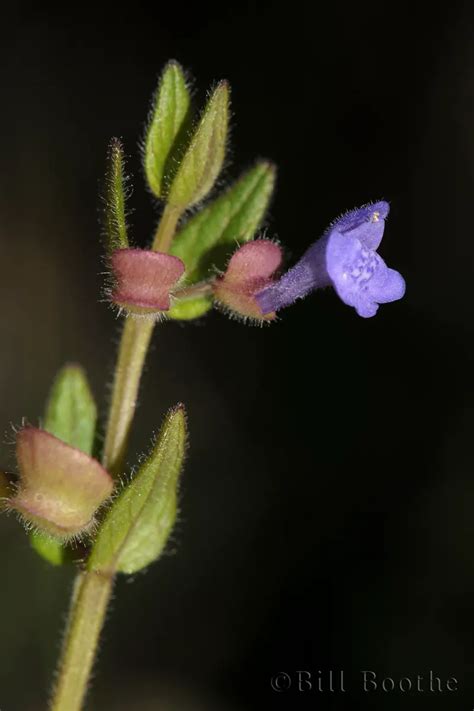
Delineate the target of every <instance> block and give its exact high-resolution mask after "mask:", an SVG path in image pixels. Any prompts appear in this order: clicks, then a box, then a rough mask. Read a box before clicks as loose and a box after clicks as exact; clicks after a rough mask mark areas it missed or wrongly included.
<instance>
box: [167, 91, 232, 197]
mask: <svg viewBox="0 0 474 711" xmlns="http://www.w3.org/2000/svg"><path fill="white" fill-rule="evenodd" d="M228 123H229V85H228V84H227V82H225V81H221V82H220V83H219V84H218V85H217V87H216V89H215V90H214V92H213V94H212V95H211V97H210V99H209V101H208V103H207V105H206V107H205V109H204V112H203V114H202V116H201V120H200V122H199V123H198V125H197V128H196V130H195V132H194V134H193V136H192V138H191V141H190V143H189V146H188V148H187V150H186V152H185V154H184V156H183V159H182V161H181V164H180V165H179V167H178V170H177V171H176V175H175V177H174V180H173V181H172V183H171V187H170V191H169V195H168V201H169V203H170V204H171V205H172V206H174V207H177V208H179V209H180V210H185V209H187V208H189V207H192V206H193V205H195V204H196V203H198V202H200V201H201V200H202V199H203V198H205V197H206V195H207V194H208V193H209V191H210V190H211V189H212V188H213V186H214V183H215V181H216V179H217V177H218V175H219V173H220V172H221V168H222V164H223V162H224V157H225V151H226V144H227V128H228Z"/></svg>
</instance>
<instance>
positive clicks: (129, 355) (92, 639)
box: [50, 206, 181, 711]
mask: <svg viewBox="0 0 474 711" xmlns="http://www.w3.org/2000/svg"><path fill="white" fill-rule="evenodd" d="M180 215H181V211H180V210H178V209H177V208H171V207H169V206H167V207H166V208H165V210H164V212H163V216H162V219H161V222H160V225H159V227H158V230H157V233H156V235H155V239H154V242H153V249H155V250H157V251H158V250H160V251H168V250H169V248H170V245H171V242H172V239H173V236H174V233H175V231H176V226H177V224H178V221H179V218H180ZM154 325H155V322H154V321H153V320H152V319H146V318H142V319H133V318H131V317H127V318H126V319H125V324H124V327H123V331H122V338H121V341H120V346H119V351H118V357H117V365H116V368H115V374H114V382H113V389H112V398H111V402H110V411H109V419H108V423H107V431H106V435H105V443H104V451H103V456H102V460H103V464H104V466H105V467H106V468H107V470H108V471H109V472H111V473H112V474H114V475H116V476H117V475H118V474H120V473H121V470H122V465H123V462H124V458H125V453H126V448H127V441H128V435H129V432H130V427H131V424H132V421H133V416H134V414H135V409H136V404H137V397H138V389H139V387H140V380H141V376H142V372H143V366H144V363H145V358H146V355H147V352H148V347H149V345H150V340H151V335H152V333H153V328H154ZM113 581H114V575H113V574H107V575H105V574H103V573H96V572H89V571H81V572H79V573H78V574H77V578H76V582H75V585H74V592H73V598H72V603H71V609H70V614H69V620H68V625H67V629H66V634H65V639H64V644H63V650H62V655H61V661H60V664H59V669H58V677H57V683H56V686H55V689H54V693H53V698H52V701H51V705H50V711H80V710H81V709H82V706H83V702H84V697H85V695H86V691H87V686H88V681H89V677H90V673H91V670H92V666H93V663H94V659H95V655H96V652H97V645H98V642H99V637H100V632H101V630H102V627H103V625H104V620H105V614H106V612H107V605H108V602H109V600H110V595H111V592H112V586H113Z"/></svg>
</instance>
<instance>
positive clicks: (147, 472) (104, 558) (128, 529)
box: [88, 406, 186, 574]
mask: <svg viewBox="0 0 474 711" xmlns="http://www.w3.org/2000/svg"><path fill="white" fill-rule="evenodd" d="M185 444H186V420H185V413H184V408H183V406H178V407H176V408H174V409H173V410H171V411H170V412H169V413H168V415H167V417H166V419H165V422H164V424H163V426H162V428H161V431H160V434H159V436H158V439H157V441H156V444H155V445H154V447H153V449H152V451H151V453H150V455H149V456H148V458H147V459H146V461H145V462H144V463H143V464H142V465H141V467H140V469H139V470H138V472H137V474H136V475H135V477H134V478H133V480H132V481H131V482H130V484H128V486H126V488H124V490H123V491H122V493H121V494H120V495H119V497H118V498H117V499H116V500H115V502H114V503H113V504H112V506H111V508H110V509H109V511H108V513H107V515H106V517H105V519H104V522H103V523H102V525H101V527H100V530H99V533H98V535H97V538H96V541H95V543H94V547H93V549H92V552H91V555H90V558H89V561H88V567H89V569H90V570H96V571H97V570H102V571H107V572H122V573H129V574H130V573H135V572H137V571H138V570H141V569H142V568H144V567H145V566H147V565H149V564H150V563H152V562H153V561H154V560H156V559H157V558H158V557H159V556H160V554H161V553H162V551H163V548H164V547H165V544H166V541H167V539H168V536H169V534H170V532H171V529H172V527H173V524H174V521H175V518H176V509H177V487H178V482H179V475H180V472H181V467H182V463H183V457H184V450H185Z"/></svg>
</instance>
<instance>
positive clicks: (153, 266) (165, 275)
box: [110, 249, 185, 314]
mask: <svg viewBox="0 0 474 711" xmlns="http://www.w3.org/2000/svg"><path fill="white" fill-rule="evenodd" d="M110 262H111V266H112V272H113V277H114V281H115V284H114V288H113V291H112V295H111V299H112V301H113V302H114V303H116V304H118V305H119V306H123V307H125V308H126V309H127V311H130V312H132V313H136V314H147V313H150V314H152V313H156V312H159V311H168V309H169V308H170V292H171V291H172V289H173V288H174V287H175V286H176V284H177V282H178V281H179V279H180V278H181V277H182V275H183V273H184V269H185V267H184V264H183V262H182V261H181V259H179V258H178V257H173V256H172V255H170V254H165V253H164V252H154V251H152V250H145V249H118V250H116V251H115V252H113V253H112V256H111V258H110Z"/></svg>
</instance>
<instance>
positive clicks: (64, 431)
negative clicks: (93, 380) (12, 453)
mask: <svg viewBox="0 0 474 711" xmlns="http://www.w3.org/2000/svg"><path fill="white" fill-rule="evenodd" d="M96 421H97V408H96V405H95V402H94V398H93V395H92V393H91V391H90V388H89V383H88V382H87V378H86V375H85V373H84V371H83V369H82V368H81V367H80V366H78V365H66V366H65V367H64V368H63V369H62V370H61V371H60V372H59V373H58V375H57V376H56V379H55V381H54V383H53V386H52V388H51V392H50V394H49V399H48V403H47V405H46V413H45V417H44V424H43V426H44V429H45V430H46V431H47V432H50V433H51V434H52V435H54V436H55V437H58V438H59V439H62V440H63V442H66V443H67V444H69V445H71V446H72V447H76V449H80V450H82V451H83V452H86V454H91V453H92V448H93V444H94V437H95V427H96ZM30 542H31V545H32V547H33V548H34V549H35V551H36V552H37V553H39V555H40V556H41V557H42V558H44V559H45V560H47V561H48V562H49V563H51V564H52V565H61V564H62V563H65V562H66V561H68V560H70V559H71V554H70V551H69V550H68V549H67V548H66V547H65V546H63V545H61V543H60V542H59V541H56V540H54V539H53V538H49V537H48V536H44V535H42V534H41V533H31V534H30Z"/></svg>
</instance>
